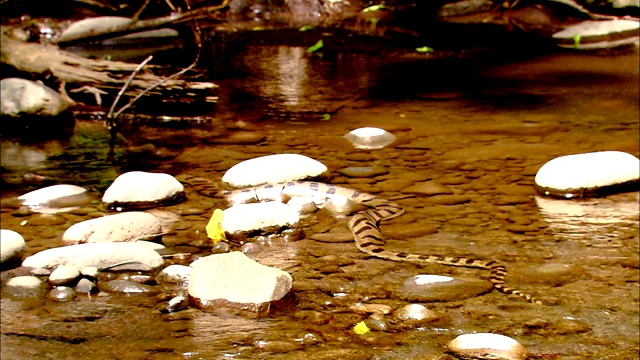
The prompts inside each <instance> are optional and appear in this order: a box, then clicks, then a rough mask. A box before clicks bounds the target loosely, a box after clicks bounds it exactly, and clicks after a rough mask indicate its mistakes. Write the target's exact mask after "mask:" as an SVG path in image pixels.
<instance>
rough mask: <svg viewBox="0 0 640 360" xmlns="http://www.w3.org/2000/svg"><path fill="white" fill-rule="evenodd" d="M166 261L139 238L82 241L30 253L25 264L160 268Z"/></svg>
mask: <svg viewBox="0 0 640 360" xmlns="http://www.w3.org/2000/svg"><path fill="white" fill-rule="evenodd" d="M163 263H164V260H163V259H162V256H160V254H158V252H156V251H154V250H152V249H149V248H148V247H146V246H144V245H141V244H138V243H135V242H117V243H97V244H79V245H71V246H63V247H59V248H53V249H48V250H43V251H41V252H39V253H37V254H35V255H32V256H29V257H28V258H26V259H25V260H24V261H23V262H22V266H25V267H33V268H46V269H53V268H55V267H57V266H60V265H69V266H71V267H74V268H76V269H82V268H84V267H87V266H95V267H97V268H98V269H107V268H108V269H116V270H143V271H150V270H153V269H156V268H158V267H160V266H162V264H163Z"/></svg>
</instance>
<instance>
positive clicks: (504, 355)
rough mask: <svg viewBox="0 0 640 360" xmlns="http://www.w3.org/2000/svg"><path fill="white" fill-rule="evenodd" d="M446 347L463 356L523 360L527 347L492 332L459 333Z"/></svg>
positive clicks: (525, 356)
mask: <svg viewBox="0 0 640 360" xmlns="http://www.w3.org/2000/svg"><path fill="white" fill-rule="evenodd" d="M447 347H448V348H449V350H451V351H452V352H453V353H455V354H457V355H459V356H461V357H463V358H472V359H476V358H478V359H499V360H524V359H526V358H527V356H528V351H527V349H525V348H524V347H523V346H522V345H520V343H519V342H517V341H516V340H514V339H512V338H510V337H508V336H504V335H500V334H492V333H477V334H464V335H460V336H458V337H457V338H455V339H453V340H452V341H450V342H449V344H448V345H447Z"/></svg>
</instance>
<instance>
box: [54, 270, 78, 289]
mask: <svg viewBox="0 0 640 360" xmlns="http://www.w3.org/2000/svg"><path fill="white" fill-rule="evenodd" d="M78 276H80V270H78V269H77V268H75V267H72V266H67V265H60V266H58V267H57V268H55V269H54V270H53V271H52V272H51V274H50V275H49V284H51V285H53V286H58V285H65V284H68V283H70V282H72V281H74V280H75V279H76V278H77V277H78Z"/></svg>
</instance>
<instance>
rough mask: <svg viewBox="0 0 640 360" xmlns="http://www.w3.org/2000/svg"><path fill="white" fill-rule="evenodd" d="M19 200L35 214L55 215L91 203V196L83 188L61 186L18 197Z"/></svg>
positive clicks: (68, 185) (67, 185) (48, 187)
mask: <svg viewBox="0 0 640 360" xmlns="http://www.w3.org/2000/svg"><path fill="white" fill-rule="evenodd" d="M18 200H20V201H21V202H22V205H24V206H28V207H29V208H31V210H33V211H35V212H43V213H54V212H61V211H68V210H70V209H72V208H73V207H74V206H79V205H83V204H87V203H89V202H90V201H91V196H90V195H89V193H88V192H87V189H85V188H83V187H80V186H77V185H70V184H59V185H52V186H47V187H45V188H42V189H38V190H35V191H31V192H28V193H26V194H24V195H22V196H20V197H18Z"/></svg>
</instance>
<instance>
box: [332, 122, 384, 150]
mask: <svg viewBox="0 0 640 360" xmlns="http://www.w3.org/2000/svg"><path fill="white" fill-rule="evenodd" d="M344 138H345V139H347V140H348V141H349V142H350V143H351V144H352V145H353V147H355V148H356V149H365V150H375V149H382V148H384V147H386V146H389V145H391V144H392V143H393V142H394V141H396V136H395V135H393V134H392V133H390V132H388V131H386V130H384V129H379V128H374V127H363V128H358V129H355V130H352V131H351V132H349V133H348V134H346V135H344Z"/></svg>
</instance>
